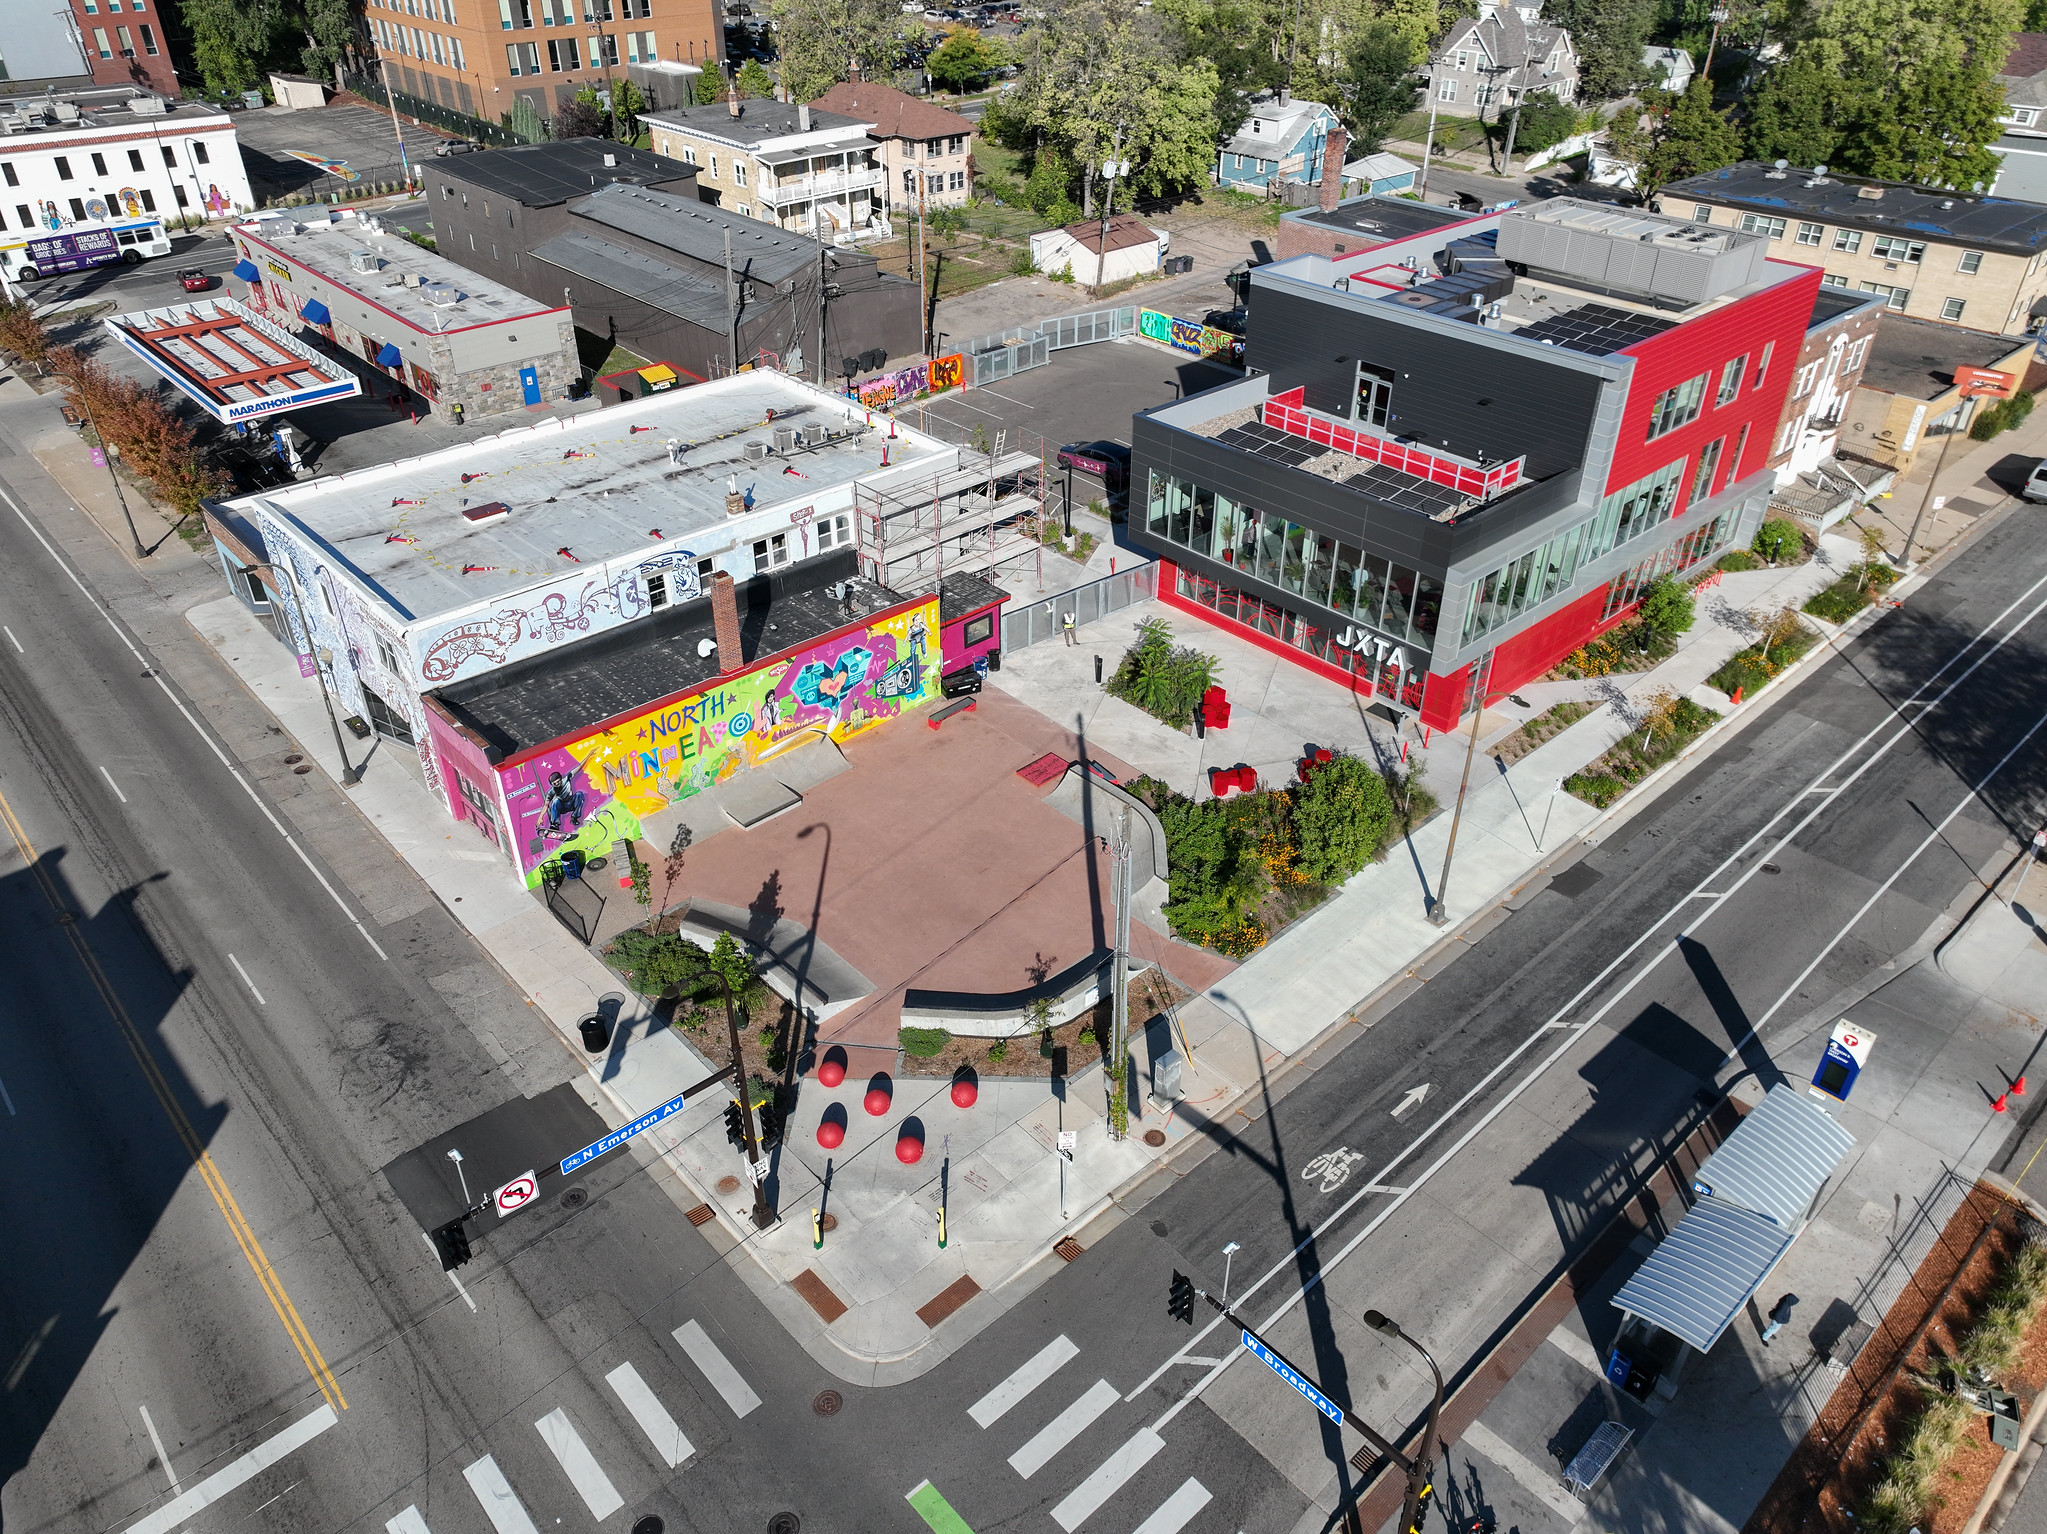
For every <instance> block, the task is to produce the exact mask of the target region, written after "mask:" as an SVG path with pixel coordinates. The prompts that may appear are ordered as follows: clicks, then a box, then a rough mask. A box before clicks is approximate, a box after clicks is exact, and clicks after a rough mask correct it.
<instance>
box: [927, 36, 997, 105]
mask: <svg viewBox="0 0 2047 1534" xmlns="http://www.w3.org/2000/svg"><path fill="white" fill-rule="evenodd" d="M1002 64H1003V56H1002V50H1001V49H999V48H997V47H996V46H995V45H994V44H993V43H991V42H989V41H988V39H987V38H985V37H983V36H982V35H981V34H980V33H979V32H977V31H975V30H974V29H973V28H972V27H954V28H953V29H952V31H951V33H950V34H948V35H947V37H946V39H945V41H944V42H942V43H940V44H939V45H938V47H937V48H936V49H934V50H933V51H932V54H931V57H929V58H928V59H926V60H925V61H924V67H925V68H926V69H927V70H929V71H930V72H931V78H932V79H934V80H936V81H938V82H939V83H940V84H942V85H945V86H948V87H950V88H951V89H953V90H955V91H963V90H966V89H967V88H968V87H969V86H972V85H974V84H977V83H978V82H980V81H981V80H984V79H986V78H987V77H988V76H989V75H990V74H992V73H994V71H996V70H997V69H1000V68H1001V67H1002Z"/></svg>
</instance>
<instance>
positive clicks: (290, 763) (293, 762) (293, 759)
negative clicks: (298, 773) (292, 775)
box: [284, 751, 305, 767]
mask: <svg viewBox="0 0 2047 1534" xmlns="http://www.w3.org/2000/svg"><path fill="white" fill-rule="evenodd" d="M304 760H305V758H304V757H302V756H300V755H299V754H298V752H296V751H294V752H292V754H291V755H290V756H287V757H286V758H285V759H284V765H285V766H287V767H296V766H297V765H298V764H299V763H300V762H303V761H304Z"/></svg>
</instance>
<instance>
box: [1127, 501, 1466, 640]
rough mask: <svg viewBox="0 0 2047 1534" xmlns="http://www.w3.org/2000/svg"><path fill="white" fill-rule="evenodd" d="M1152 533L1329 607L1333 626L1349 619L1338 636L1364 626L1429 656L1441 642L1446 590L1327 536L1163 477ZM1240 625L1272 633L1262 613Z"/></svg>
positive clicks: (1150, 516)
mask: <svg viewBox="0 0 2047 1534" xmlns="http://www.w3.org/2000/svg"><path fill="white" fill-rule="evenodd" d="M1145 527H1146V529H1147V530H1148V531H1149V532H1150V533H1151V534H1152V536H1154V537H1156V538H1158V539H1160V540H1162V541H1164V542H1167V543H1174V544H1178V545H1180V546H1181V547H1182V548H1186V549H1191V550H1192V551H1193V552H1195V553H1197V554H1201V555H1204V556H1206V557H1207V558H1209V559H1212V560H1214V561H1216V563H1218V564H1222V565H1228V566H1230V567H1231V568H1232V569H1236V570H1239V571H1242V572H1243V574H1244V575H1245V576H1246V577H1247V578H1248V579H1249V580H1253V581H1262V582H1264V583H1265V584H1267V585H1269V586H1274V587H1277V588H1278V589H1279V590H1281V591H1284V592H1286V593H1288V594H1289V595H1291V596H1295V597H1298V598H1300V599H1301V600H1302V601H1304V602H1312V603H1314V604H1315V605H1316V606H1317V607H1318V608H1326V609H1327V610H1328V612H1329V613H1330V615H1331V617H1332V618H1333V619H1341V620H1344V621H1343V622H1342V623H1338V624H1337V628H1338V630H1339V631H1340V630H1341V629H1342V628H1343V627H1345V626H1347V625H1349V624H1361V625H1364V626H1365V627H1368V628H1371V629H1374V630H1377V631H1378V632H1379V633H1381V634H1383V635H1384V636H1385V637H1386V638H1387V639H1389V640H1391V641H1392V642H1393V643H1395V644H1399V645H1405V646H1407V647H1409V648H1415V647H1419V648H1420V649H1422V650H1427V649H1428V648H1430V647H1431V646H1432V645H1433V644H1434V643H1435V637H1436V622H1437V619H1438V617H1439V616H1440V615H1441V613H1442V609H1443V583H1442V582H1441V581H1439V580H1437V579H1435V578H1434V577H1433V576H1429V575H1424V574H1423V573H1422V572H1420V571H1419V570H1412V569H1409V568H1408V567H1407V566H1405V565H1400V564H1395V563H1393V562H1392V561H1391V560H1388V559H1385V558H1383V557H1382V556H1380V555H1377V554H1368V553H1366V552H1365V551H1364V550H1362V549H1360V548H1358V547H1356V546H1355V545H1352V544H1348V543H1345V542H1344V541H1343V540H1342V539H1340V538H1337V537H1334V536H1332V535H1330V534H1328V533H1324V532H1318V531H1316V530H1315V529H1314V528H1311V527H1304V526H1302V525H1301V524H1300V523H1298V522H1289V521H1288V520H1287V519H1286V518H1285V517H1282V516H1277V515H1275V514H1274V513H1272V512H1269V511H1260V510H1258V509H1257V508H1256V507H1253V506H1247V505H1245V504H1244V503H1243V502H1241V501H1236V500H1232V499H1231V498H1230V497H1229V496H1226V495H1222V494H1218V493H1216V492H1213V491H1209V490H1204V489H1202V488H1201V487H1199V486H1197V485H1192V484H1189V483H1188V482H1187V481H1185V480H1181V479H1176V478H1174V477H1173V476H1171V475H1166V474H1160V473H1158V472H1156V471H1154V472H1153V473H1152V476H1151V483H1150V486H1149V488H1148V493H1147V497H1146V513H1145ZM1232 589H1236V588H1232ZM1257 600H1258V599H1257V598H1255V597H1251V596H1248V595H1247V596H1245V598H1244V601H1246V602H1251V603H1254V604H1255V603H1257ZM1207 605H1209V606H1214V605H1215V604H1214V603H1213V602H1211V603H1208V604H1207ZM1273 611H1274V612H1275V613H1277V612H1279V611H1280V609H1278V608H1274V609H1273ZM1241 621H1244V622H1248V623H1251V624H1252V625H1253V626H1254V627H1261V628H1264V631H1265V632H1268V633H1269V632H1273V630H1272V629H1271V628H1269V627H1266V626H1265V619H1264V618H1263V617H1262V616H1261V615H1260V614H1258V613H1256V612H1254V613H1253V615H1252V616H1251V617H1249V618H1246V619H1243V620H1241ZM1273 621H1275V622H1276V621H1277V620H1276V619H1275V620H1273Z"/></svg>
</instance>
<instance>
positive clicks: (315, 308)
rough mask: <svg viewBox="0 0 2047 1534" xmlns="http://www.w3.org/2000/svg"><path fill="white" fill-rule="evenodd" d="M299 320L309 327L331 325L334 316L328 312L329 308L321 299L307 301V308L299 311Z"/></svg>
mask: <svg viewBox="0 0 2047 1534" xmlns="http://www.w3.org/2000/svg"><path fill="white" fill-rule="evenodd" d="M299 318H300V319H302V320H304V321H305V322H306V323H307V324H308V325H325V324H328V323H330V322H331V321H332V320H333V318H334V316H333V315H331V314H329V313H328V312H327V306H326V305H325V304H323V303H321V302H320V300H319V299H317V298H311V299H307V300H306V306H305V307H304V308H303V309H301V310H299Z"/></svg>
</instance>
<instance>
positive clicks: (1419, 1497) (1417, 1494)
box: [1365, 1310, 1443, 1534]
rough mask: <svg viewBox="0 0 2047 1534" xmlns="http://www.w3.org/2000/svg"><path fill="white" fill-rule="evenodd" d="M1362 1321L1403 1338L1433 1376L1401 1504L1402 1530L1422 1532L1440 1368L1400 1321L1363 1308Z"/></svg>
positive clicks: (1439, 1406)
mask: <svg viewBox="0 0 2047 1534" xmlns="http://www.w3.org/2000/svg"><path fill="white" fill-rule="evenodd" d="M1365 1325H1367V1326H1369V1327H1370V1328H1371V1329H1372V1330H1373V1331H1375V1332H1378V1333H1379V1334H1380V1335H1382V1336H1386V1337H1398V1338H1399V1339H1400V1340H1401V1341H1402V1342H1404V1343H1406V1344H1407V1345H1408V1346H1409V1347H1411V1348H1413V1349H1414V1350H1415V1351H1416V1352H1417V1353H1419V1354H1421V1356H1422V1362H1423V1363H1425V1364H1427V1365H1428V1366H1429V1373H1430V1374H1431V1375H1433V1376H1435V1381H1436V1394H1435V1397H1434V1399H1432V1400H1431V1401H1430V1402H1429V1417H1428V1421H1427V1423H1426V1424H1425V1425H1424V1426H1423V1428H1422V1446H1421V1451H1420V1452H1419V1453H1417V1454H1416V1455H1415V1457H1414V1460H1413V1462H1412V1463H1411V1464H1410V1465H1408V1466H1407V1496H1406V1497H1405V1498H1404V1499H1403V1500H1402V1502H1401V1504H1400V1524H1399V1527H1400V1530H1401V1534H1421V1527H1422V1521H1423V1520H1424V1519H1425V1518H1427V1517H1428V1512H1429V1499H1430V1498H1431V1497H1433V1496H1434V1495H1435V1494H1436V1488H1435V1485H1434V1484H1433V1478H1434V1476H1435V1473H1436V1428H1437V1423H1438V1422H1439V1420H1440V1419H1441V1417H1442V1415H1443V1371H1442V1370H1441V1369H1438V1368H1437V1367H1436V1361H1435V1359H1433V1358H1431V1357H1429V1350H1428V1349H1427V1348H1425V1347H1423V1346H1422V1345H1421V1344H1420V1343H1419V1342H1416V1341H1415V1340H1414V1338H1412V1337H1410V1336H1408V1335H1407V1333H1406V1332H1404V1331H1402V1330H1401V1329H1400V1326H1399V1323H1398V1322H1396V1321H1393V1320H1391V1319H1389V1318H1388V1317H1387V1316H1386V1315H1385V1314H1384V1313H1383V1312H1380V1311H1376V1310H1368V1311H1366V1312H1365Z"/></svg>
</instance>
